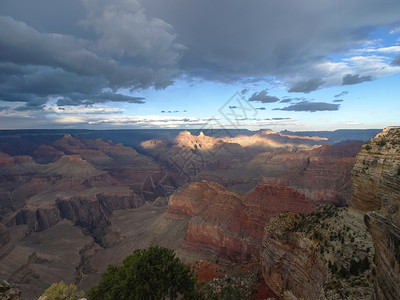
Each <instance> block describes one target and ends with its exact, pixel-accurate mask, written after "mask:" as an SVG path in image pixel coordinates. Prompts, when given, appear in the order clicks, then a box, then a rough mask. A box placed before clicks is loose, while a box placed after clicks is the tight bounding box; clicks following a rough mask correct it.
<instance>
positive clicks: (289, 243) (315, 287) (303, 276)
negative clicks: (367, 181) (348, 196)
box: [260, 206, 374, 299]
mask: <svg viewBox="0 0 400 300" xmlns="http://www.w3.org/2000/svg"><path fill="white" fill-rule="evenodd" d="M372 259H373V249H372V239H371V237H370V236H369V235H367V234H366V233H365V227H364V224H363V215H362V214H361V213H359V212H358V211H355V210H353V209H348V208H337V207H333V206H320V207H318V209H317V210H316V211H315V212H313V213H311V214H308V215H298V214H293V213H285V214H279V215H277V216H275V217H273V218H272V219H271V221H270V223H269V224H268V225H267V226H266V227H265V233H264V237H263V240H262V246H261V250H260V261H261V270H262V273H263V276H264V279H265V282H266V284H267V285H268V286H269V287H270V288H271V289H273V290H274V292H275V293H276V294H278V295H279V296H280V297H283V299H368V298H369V297H370V295H371V293H372V285H373V268H374V265H373V262H372Z"/></svg>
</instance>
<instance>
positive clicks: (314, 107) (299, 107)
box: [275, 101, 340, 112]
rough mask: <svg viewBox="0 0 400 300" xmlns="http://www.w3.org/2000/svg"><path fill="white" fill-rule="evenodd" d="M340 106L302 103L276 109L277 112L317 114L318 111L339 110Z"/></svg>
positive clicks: (323, 103) (322, 103) (324, 103)
mask: <svg viewBox="0 0 400 300" xmlns="http://www.w3.org/2000/svg"><path fill="white" fill-rule="evenodd" d="M339 106H340V104H332V103H326V102H310V101H302V102H299V103H296V104H293V105H290V106H287V107H284V108H276V109H275V110H286V111H309V112H316V111H332V110H339Z"/></svg>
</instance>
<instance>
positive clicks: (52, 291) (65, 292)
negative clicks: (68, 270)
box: [42, 281, 85, 300]
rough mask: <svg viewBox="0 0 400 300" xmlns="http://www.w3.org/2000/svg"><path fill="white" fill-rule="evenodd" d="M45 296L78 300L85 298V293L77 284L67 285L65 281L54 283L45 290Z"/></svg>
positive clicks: (51, 299)
mask: <svg viewBox="0 0 400 300" xmlns="http://www.w3.org/2000/svg"><path fill="white" fill-rule="evenodd" d="M42 296H43V297H47V298H46V299H47V300H77V299H80V298H83V297H84V296H85V293H84V292H83V291H78V287H77V286H76V285H75V284H72V283H71V284H70V285H67V284H66V283H64V281H60V282H59V283H53V284H52V285H51V286H50V287H49V288H48V289H47V290H45V291H44V293H43V295H42Z"/></svg>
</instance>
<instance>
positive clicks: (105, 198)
mask: <svg viewBox="0 0 400 300" xmlns="http://www.w3.org/2000/svg"><path fill="white" fill-rule="evenodd" d="M143 204H144V200H143V199H142V197H140V196H139V195H137V194H134V193H131V192H130V193H129V192H128V193H123V192H119V193H115V194H110V193H99V194H97V195H96V196H95V198H85V197H72V198H69V199H57V200H56V202H55V204H54V206H53V207H49V208H33V209H32V208H25V209H22V210H20V211H19V212H18V213H16V214H15V216H14V217H13V218H11V219H10V220H9V221H8V223H7V226H10V227H11V226H16V225H28V228H29V229H30V230H32V231H42V230H45V229H48V228H50V227H52V226H54V225H55V224H57V223H58V222H59V221H61V220H62V219H67V220H71V221H73V222H74V224H75V225H78V226H81V227H83V228H86V229H87V230H88V231H89V232H90V233H91V235H92V236H93V237H94V238H95V239H96V240H97V241H99V242H101V238H102V237H103V236H104V235H105V234H106V233H107V231H108V226H109V225H110V222H109V217H110V216H111V214H112V212H113V211H115V210H119V209H129V208H135V207H139V206H141V205H143Z"/></svg>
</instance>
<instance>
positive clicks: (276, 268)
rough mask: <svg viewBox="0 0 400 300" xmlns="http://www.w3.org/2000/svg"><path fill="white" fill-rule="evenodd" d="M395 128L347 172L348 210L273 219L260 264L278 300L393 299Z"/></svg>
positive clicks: (398, 166)
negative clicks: (349, 195) (348, 184)
mask: <svg viewBox="0 0 400 300" xmlns="http://www.w3.org/2000/svg"><path fill="white" fill-rule="evenodd" d="M399 154H400V127H388V128H385V130H384V131H382V132H381V133H379V134H378V135H377V136H376V137H375V138H373V139H371V140H370V141H369V142H368V143H366V144H364V145H363V146H362V148H361V151H360V152H359V153H358V154H357V156H356V161H355V165H354V167H353V170H352V182H353V185H352V201H351V205H350V207H343V208H334V207H331V206H320V207H318V208H317V209H316V210H315V211H314V212H313V213H311V214H306V215H299V214H295V213H284V214H278V215H275V216H274V217H273V218H272V219H271V221H270V222H269V224H268V225H267V226H266V227H265V232H264V235H263V240H262V246H261V251H260V262H261V269H262V272H263V277H264V280H265V282H266V284H267V285H268V286H269V287H270V288H272V289H273V291H274V292H275V293H276V294H277V295H278V296H279V297H281V298H283V299H337V298H343V297H345V298H346V299H398V297H399V295H400V291H399V287H400V276H399V274H400V270H399V257H400V256H399V245H400V239H399V238H400V235H399V233H400V231H399V227H400V218H399V216H400V215H399V204H400V198H399V191H400V185H399V183H400V181H399V180H400V171H399V170H400V156H399Z"/></svg>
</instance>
